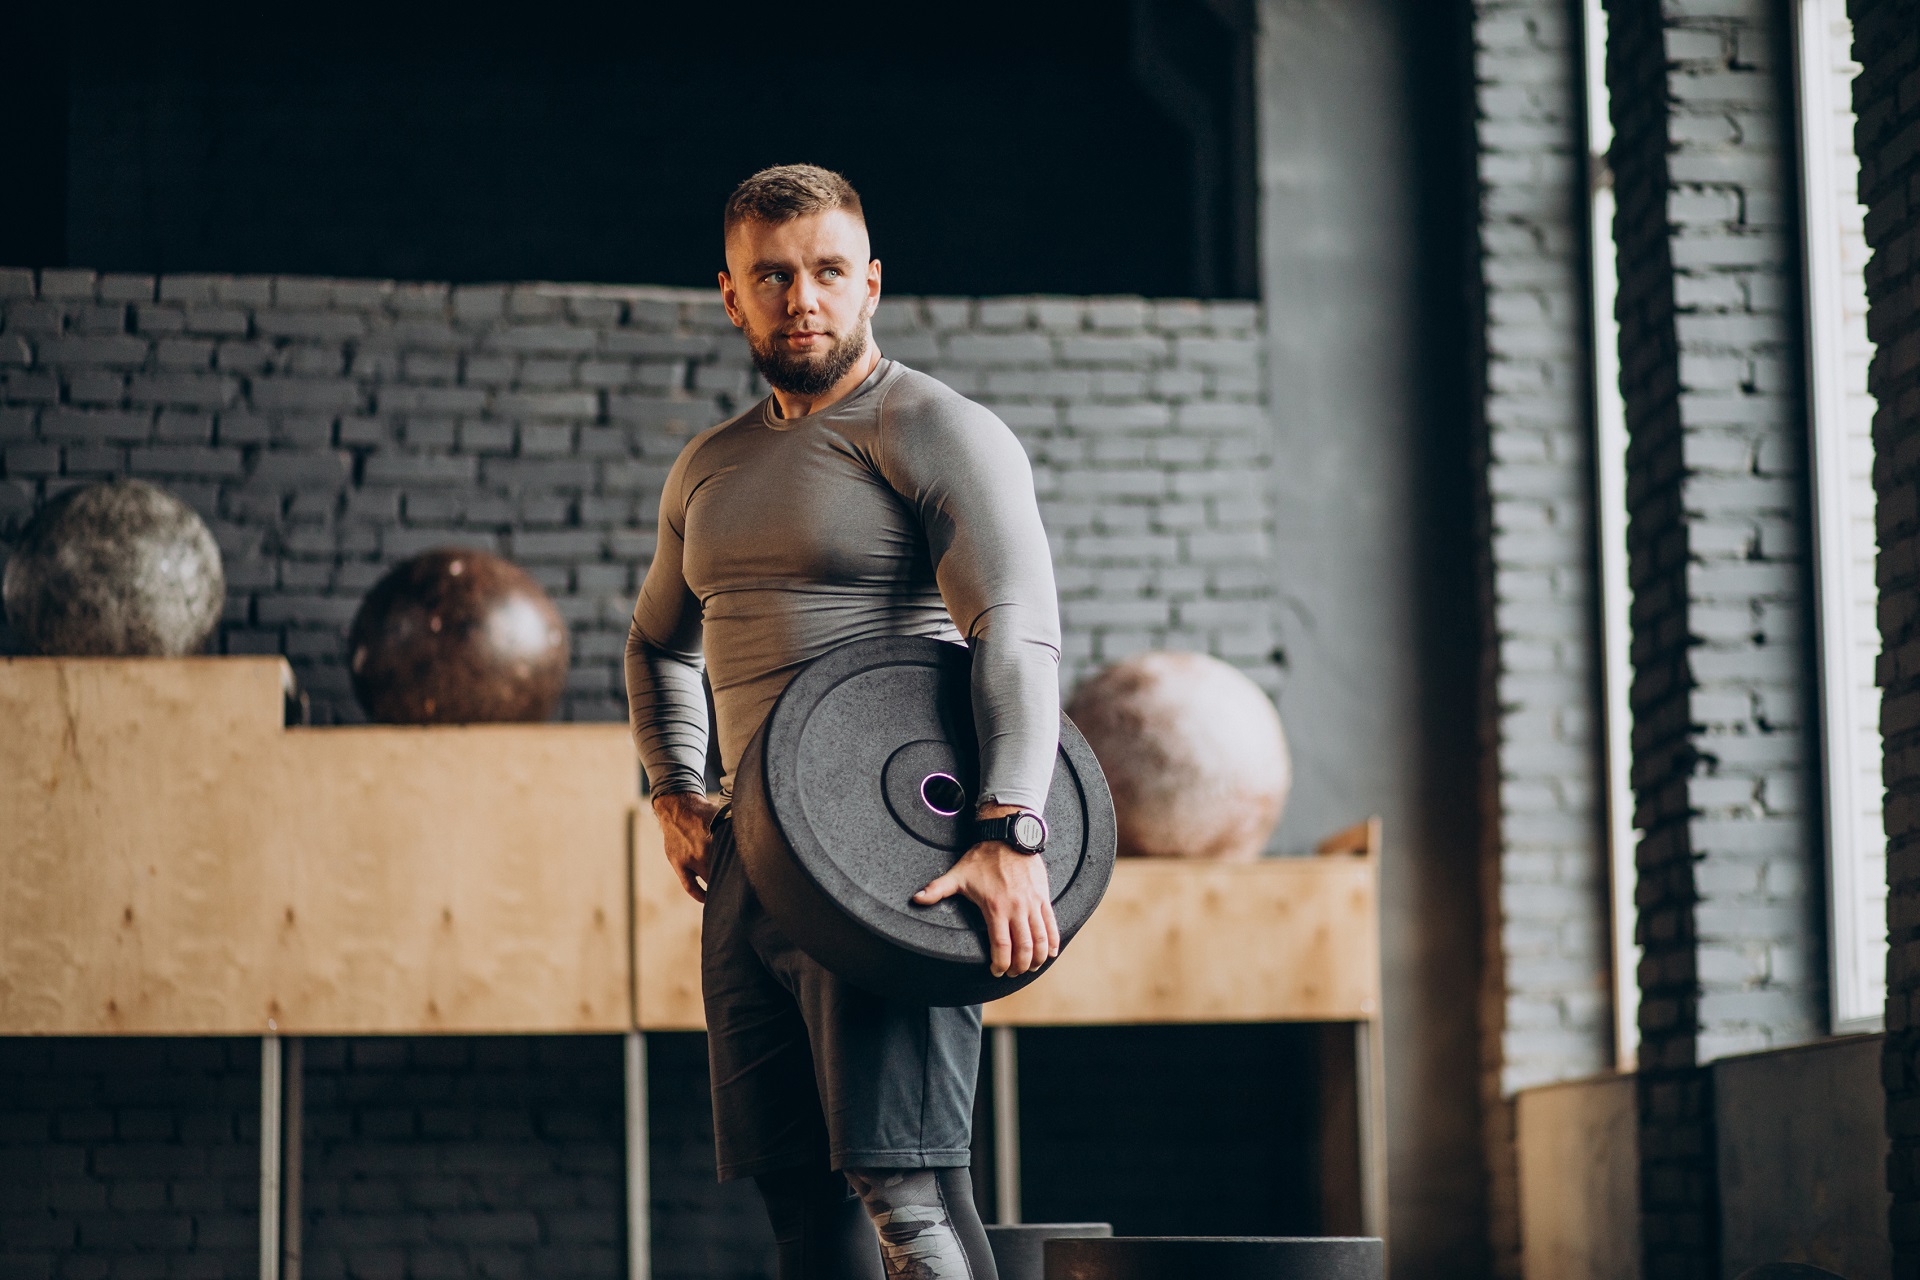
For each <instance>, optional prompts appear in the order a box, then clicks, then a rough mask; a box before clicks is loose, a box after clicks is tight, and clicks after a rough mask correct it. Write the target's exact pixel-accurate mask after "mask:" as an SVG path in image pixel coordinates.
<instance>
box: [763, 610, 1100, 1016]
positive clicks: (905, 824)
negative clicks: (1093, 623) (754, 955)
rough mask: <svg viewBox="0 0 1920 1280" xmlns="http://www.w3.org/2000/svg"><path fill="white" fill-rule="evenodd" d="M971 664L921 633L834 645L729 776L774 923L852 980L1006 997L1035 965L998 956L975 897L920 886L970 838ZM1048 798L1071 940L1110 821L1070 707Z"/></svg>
mask: <svg viewBox="0 0 1920 1280" xmlns="http://www.w3.org/2000/svg"><path fill="white" fill-rule="evenodd" d="M971 662H972V659H971V655H970V654H969V652H968V651H967V650H966V649H964V648H962V647H961V646H959V645H953V644H946V643H943V642H942V641H938V640H928V639H923V638H919V637H908V636H888V637H882V638H878V639H873V640H861V641H856V642H855V643H853V644H849V645H844V646H842V647H841V648H839V649H835V650H834V651H833V652H831V653H828V654H826V655H825V656H823V657H821V658H818V659H816V660H815V661H814V662H812V663H810V664H808V666H807V667H806V668H805V669H804V670H802V671H801V672H800V674H799V675H797V676H795V677H794V678H793V680H792V681H791V682H790V683H789V684H788V685H787V687H786V690H785V691H784V692H783V693H782V694H781V695H780V698H779V699H778V701H776V702H775V704H774V707H773V710H772V711H771V712H769V713H768V715H767V719H766V722H765V723H764V724H762V725H761V726H760V731H759V732H758V733H757V734H755V735H754V739H753V741H752V742H751V743H749V744H748V746H747V749H746V752H745V753H744V754H743V755H742V757H741V761H740V768H739V772H738V776H737V777H736V778H735V780H734V795H733V812H734V837H735V843H736V845H737V846H738V848H739V850H740V854H741V860H742V862H743V863H744V865H745V866H746V868H747V875H748V878H749V879H751V880H752V882H753V887H754V891H755V893H756V894H758V895H759V897H760V899H761V901H762V902H763V903H764V904H765V905H766V908H767V910H768V912H769V913H771V914H772V916H773V917H774V919H775V921H776V922H778V923H779V925H780V926H781V928H782V929H783V930H784V931H785V932H786V933H787V935H788V936H789V937H791V938H792V939H793V940H794V942H795V943H796V944H797V945H798V946H799V947H800V948H801V949H802V950H804V951H806V952H807V954H808V955H810V956H812V957H813V958H814V959H815V960H818V961H819V962H820V963H821V964H823V965H825V966H826V967H827V968H829V969H831V970H832V971H833V972H835V973H837V974H839V975H840V976H841V977H843V978H845V979H847V980H848V981H849V982H852V983H855V984H856V985H859V986H862V987H865V988H867V989H868V990H871V991H875V992H878V993H879V994H882V995H888V996H894V997H898V998H901V999H907V1000H912V1001H915V1002H916V1003H920V1004H929V1005H957V1004H975V1003H978V1002H980V1001H984V1000H993V999H998V998H999V997H1001V996H1004V995H1010V994H1012V993H1013V992H1015V991H1018V990H1019V989H1020V988H1021V987H1023V986H1025V985H1027V984H1028V983H1029V982H1031V981H1033V979H1034V978H1035V977H1036V976H1038V975H1036V974H1023V975H1022V976H1020V977H1018V978H995V977H993V976H992V975H991V974H990V973H989V972H988V971H987V943H986V933H985V927H984V924H983V922H982V920H981V916H980V913H979V911H978V910H977V909H976V908H975V907H974V906H973V904H972V903H970V902H968V901H966V900H965V899H963V898H959V897H954V898H951V899H948V900H947V901H945V902H942V903H938V904H936V905H934V906H932V907H917V906H914V905H913V903H912V902H911V899H912V897H913V895H914V894H915V893H917V892H918V891H919V890H920V888H921V886H923V885H925V884H926V883H927V882H928V881H929V880H932V879H933V878H934V877H936V876H938V875H939V874H940V873H941V872H943V871H945V870H946V869H947V868H948V867H949V866H951V865H952V864H953V861H954V859H956V858H958V857H959V856H960V855H961V854H962V853H964V852H965V851H966V849H967V847H968V844H969V843H970V841H969V838H968V831H969V819H970V817H971V815H972V813H973V807H974V796H975V793H976V787H977V783H978V777H977V775H978V760H979V748H978V746H977V745H976V742H975V738H974V731H973V710H972V707H973V701H972V689H971V673H972V665H971ZM943 788H944V792H943ZM1044 812H1045V814H1046V819H1047V827H1048V835H1047V849H1046V852H1045V853H1042V854H1041V855H1039V856H1040V857H1041V858H1043V859H1044V860H1045V861H1046V864H1047V876H1048V880H1049V883H1050V884H1051V886H1052V890H1053V909H1054V915H1055V918H1056V919H1057V920H1058V922H1059V925H1060V937H1061V944H1062V946H1064V945H1065V944H1066V942H1067V940H1068V939H1070V938H1072V937H1073V935H1074V934H1075V933H1077V932H1078V931H1079V929H1080V926H1081V925H1083V924H1085V923H1086V920H1087V917H1088V916H1090V915H1092V914H1093V909H1094V907H1095V906H1097V905H1098V904H1099V902H1100V898H1101V896H1102V895H1103V894H1105V893H1106V889H1107V881H1108V879H1109V878H1110V877H1111V876H1112V874H1113V856H1114V837H1115V826H1114V818H1113V799H1112V796H1111V795H1110V794H1109V793H1108V791H1107V784H1106V778H1105V777H1104V775H1102V774H1101V772H1100V766H1099V763H1098V762H1097V761H1096V760H1095V759H1094V756H1093V751H1092V749H1091V748H1090V747H1088V746H1087V742H1086V739H1085V738H1083V737H1081V736H1080V731H1079V730H1078V729H1076V728H1074V727H1073V723H1072V721H1070V720H1068V719H1067V718H1066V716H1064V715H1062V716H1061V717H1060V749H1059V752H1058V753H1057V754H1056V755H1055V757H1054V770H1053V779H1052V783H1051V786H1050V789H1049V791H1048V794H1047V804H1046V809H1045V810H1044Z"/></svg>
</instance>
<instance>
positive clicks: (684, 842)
mask: <svg viewBox="0 0 1920 1280" xmlns="http://www.w3.org/2000/svg"><path fill="white" fill-rule="evenodd" d="M653 812H654V816H655V817H657V818H659V819H660V834H661V835H662V836H664V837H665V838H666V845H667V861H668V862H669V863H671V864H672V865H673V873H674V874H675V875H677V876H679V877H680V884H681V886H682V887H683V888H685V889H686V891H687V896H688V897H690V898H692V899H693V900H694V901H695V902H705V901H706V900H707V884H708V863H707V850H708V847H709V846H710V845H711V844H712V842H713V831H712V823H713V815H714V814H716V813H719V812H720V804H719V802H718V801H714V800H709V799H707V797H706V796H705V795H703V794H702V793H700V792H698V791H670V792H668V793H667V794H666V795H660V796H655V797H654V798H653Z"/></svg>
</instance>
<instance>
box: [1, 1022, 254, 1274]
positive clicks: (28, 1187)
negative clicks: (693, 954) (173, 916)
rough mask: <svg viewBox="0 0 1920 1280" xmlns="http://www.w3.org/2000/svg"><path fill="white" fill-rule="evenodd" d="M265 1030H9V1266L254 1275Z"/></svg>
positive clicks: (5, 1173)
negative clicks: (130, 1035)
mask: <svg viewBox="0 0 1920 1280" xmlns="http://www.w3.org/2000/svg"><path fill="white" fill-rule="evenodd" d="M259 1143H260V1042H259V1041H258V1040H141V1039H128V1040H71V1039H18V1038H13V1039H9V1038H5V1037H0V1276H4V1277H6V1278H7V1280H66V1278H69V1277H71V1278H73V1280H81V1278H86V1280H117V1278H118V1277H159V1276H192V1277H198V1278H201V1280H251V1278H252V1277H253V1276H255V1275H257V1274H258V1269H259V1257H260V1252H259V1250H260V1246H259V1240H260V1234H259V1232H260V1227H259V1219H258V1216H257V1207H258V1205H259V1189H260V1182H259V1176H260V1154H259V1153H260V1146H259Z"/></svg>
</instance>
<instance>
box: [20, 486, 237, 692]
mask: <svg viewBox="0 0 1920 1280" xmlns="http://www.w3.org/2000/svg"><path fill="white" fill-rule="evenodd" d="M226 590H227V585H226V575H225V574H224V573H222V572H221V569H220V548H219V545H218V544H216V543H215V542H214V540H213V533H212V531H210V530H209V529H208V528H207V526H206V523H205V522H204V521H203V520H201V519H200V517H199V516H198V515H196V514H194V511H193V508H191V507H189V506H187V504H186V503H184V502H182V501H180V499H178V498H176V497H174V496H173V495H172V494H170V493H168V492H167V491H166V490H164V489H160V488H157V487H155V486H154V485H150V484H148V483H147V482H146V481H144V480H115V481H112V482H111V483H108V484H95V485H88V486H87V487H85V488H82V489H69V490H68V491H67V492H65V493H63V494H60V495H59V496H58V497H56V498H55V499H54V500H53V501H51V502H49V503H48V504H47V505H46V506H44V507H42V508H41V509H40V510H39V512H38V513H37V514H35V516H34V517H33V519H32V520H31V521H29V522H28V524H27V527H26V529H25V531H24V532H23V533H22V534H21V538H20V545H19V546H17V547H15V548H14V551H13V555H12V556H11V557H9V558H8V560H7V572H6V580H5V583H4V584H3V585H0V597H4V599H5V602H6V609H7V623H8V625H9V626H11V627H12V628H13V633H14V635H15V636H16V637H18V639H19V641H20V643H21V644H22V645H24V646H25V647H26V650H27V651H28V652H30V653H42V654H48V655H53V656H62V657H177V656H179V655H181V654H186V653H197V652H199V651H200V650H201V649H202V648H203V647H205V645H206V642H207V637H208V636H209V635H211V634H212V633H213V629H214V627H215V626H216V625H217V624H218V623H219V621H220V607H221V602H222V600H223V599H224V597H225V595H226Z"/></svg>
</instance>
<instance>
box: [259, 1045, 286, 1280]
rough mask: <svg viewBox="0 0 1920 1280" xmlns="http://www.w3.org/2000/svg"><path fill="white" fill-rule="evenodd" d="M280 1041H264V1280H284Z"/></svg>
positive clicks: (262, 1160)
mask: <svg viewBox="0 0 1920 1280" xmlns="http://www.w3.org/2000/svg"><path fill="white" fill-rule="evenodd" d="M280 1064H281V1058H280V1037H279V1036H278V1035H274V1034H269V1035H264V1036H261V1037H260V1280H280V1159H281V1154H280V1135H281V1128H280V1115H281V1106H282V1101H283V1100H282V1098H281V1090H280V1085H281V1080H280Z"/></svg>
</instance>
